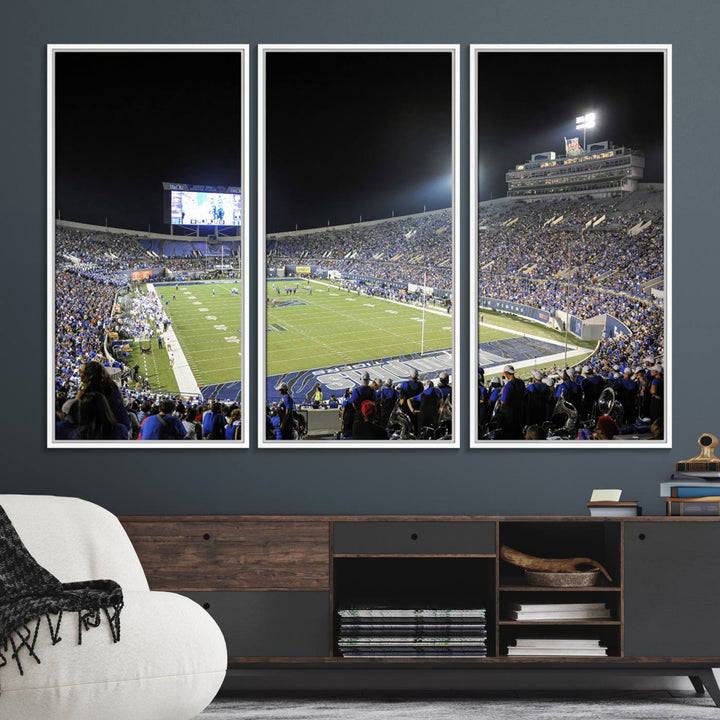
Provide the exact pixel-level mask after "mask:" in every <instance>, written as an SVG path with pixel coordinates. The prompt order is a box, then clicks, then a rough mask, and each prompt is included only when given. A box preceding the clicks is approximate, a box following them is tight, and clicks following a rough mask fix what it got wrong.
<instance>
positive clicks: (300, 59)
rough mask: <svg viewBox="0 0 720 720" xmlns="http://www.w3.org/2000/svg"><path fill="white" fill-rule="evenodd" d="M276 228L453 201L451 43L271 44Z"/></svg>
mask: <svg viewBox="0 0 720 720" xmlns="http://www.w3.org/2000/svg"><path fill="white" fill-rule="evenodd" d="M266 67H267V79H266V88H267V90H266V92H267V95H266V109H267V115H266V118H267V121H266V132H267V135H266V145H267V157H266V173H267V183H266V190H267V231H268V232H280V231H283V230H293V229H294V228H295V225H296V224H297V226H298V228H299V229H303V228H311V227H319V226H323V225H327V223H328V220H329V221H330V224H331V225H338V224H343V223H351V222H358V220H359V218H360V216H362V218H363V220H373V219H377V218H383V217H390V216H391V214H392V212H393V210H394V211H395V214H396V215H404V214H409V213H416V212H422V210H423V205H426V206H427V209H428V210H431V209H437V208H445V207H450V205H451V204H452V193H451V172H452V60H451V54H450V53H449V52H444V53H437V52H424V53H422V52H292V53H281V52H268V53H267V66H266Z"/></svg>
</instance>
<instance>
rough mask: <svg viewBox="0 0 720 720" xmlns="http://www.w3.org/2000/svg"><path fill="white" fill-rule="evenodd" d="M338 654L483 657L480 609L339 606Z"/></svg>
mask: <svg viewBox="0 0 720 720" xmlns="http://www.w3.org/2000/svg"><path fill="white" fill-rule="evenodd" d="M338 615H339V617H340V635H339V638H338V649H339V651H340V654H341V655H342V656H343V657H367V658H371V657H373V658H380V657H486V656H487V646H486V639H487V628H486V624H485V608H473V609H437V608H420V609H398V608H392V609H391V608H383V607H366V608H341V609H340V610H338Z"/></svg>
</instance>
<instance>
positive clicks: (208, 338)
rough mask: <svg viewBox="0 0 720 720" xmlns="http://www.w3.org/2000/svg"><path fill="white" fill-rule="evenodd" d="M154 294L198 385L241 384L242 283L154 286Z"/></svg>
mask: <svg viewBox="0 0 720 720" xmlns="http://www.w3.org/2000/svg"><path fill="white" fill-rule="evenodd" d="M233 288H236V289H237V291H238V294H237V295H233V293H232V289H233ZM155 290H156V291H157V293H158V295H160V294H162V295H163V296H164V298H163V303H165V301H167V303H168V304H167V305H166V306H165V308H166V311H167V315H168V317H169V318H170V320H171V322H172V328H173V330H174V331H175V335H176V336H177V339H178V342H179V343H180V346H181V347H182V349H183V352H184V353H185V357H186V358H187V361H188V364H189V365H190V369H191V370H192V372H193V375H194V376H195V379H196V380H197V383H198V385H200V386H204V385H214V384H216V383H226V382H233V381H237V380H240V379H241V373H242V362H241V360H242V352H241V351H242V333H241V331H242V285H241V283H240V282H238V283H237V284H234V283H212V282H207V283H197V284H186V285H183V284H182V283H181V284H180V285H179V287H178V288H177V290H176V289H175V285H156V286H155ZM213 291H214V292H215V294H214V295H213ZM173 295H174V296H175V299H174V300H173Z"/></svg>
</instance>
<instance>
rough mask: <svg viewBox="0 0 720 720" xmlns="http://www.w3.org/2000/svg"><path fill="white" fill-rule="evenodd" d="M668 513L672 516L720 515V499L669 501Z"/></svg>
mask: <svg viewBox="0 0 720 720" xmlns="http://www.w3.org/2000/svg"><path fill="white" fill-rule="evenodd" d="M667 506H668V513H667V514H668V515H670V516H680V515H682V516H685V517H687V516H689V515H690V516H692V515H697V516H711V517H712V516H715V515H718V516H720V501H718V500H713V501H701V500H697V501H690V502H682V501H681V502H673V501H672V500H668V501H667Z"/></svg>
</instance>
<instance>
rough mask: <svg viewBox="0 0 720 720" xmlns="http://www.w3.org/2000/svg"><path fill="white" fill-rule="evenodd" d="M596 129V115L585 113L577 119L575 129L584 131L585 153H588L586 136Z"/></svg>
mask: <svg viewBox="0 0 720 720" xmlns="http://www.w3.org/2000/svg"><path fill="white" fill-rule="evenodd" d="M594 127H595V113H594V112H592V113H585V115H580V116H579V117H576V118H575V129H576V130H582V131H583V152H587V144H586V141H585V139H586V134H587V131H588V130H591V129H592V128H594Z"/></svg>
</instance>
